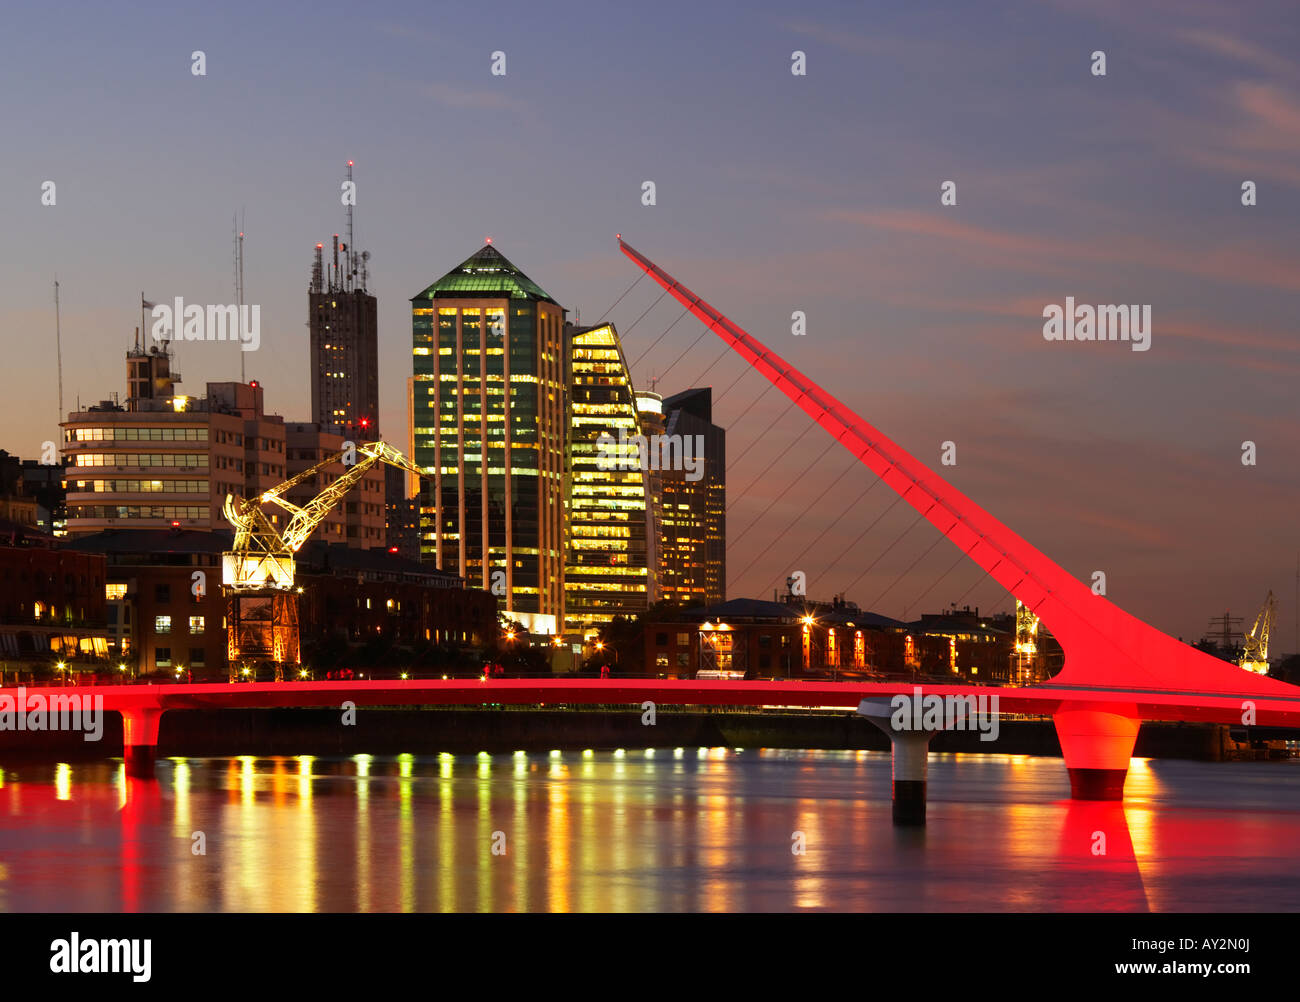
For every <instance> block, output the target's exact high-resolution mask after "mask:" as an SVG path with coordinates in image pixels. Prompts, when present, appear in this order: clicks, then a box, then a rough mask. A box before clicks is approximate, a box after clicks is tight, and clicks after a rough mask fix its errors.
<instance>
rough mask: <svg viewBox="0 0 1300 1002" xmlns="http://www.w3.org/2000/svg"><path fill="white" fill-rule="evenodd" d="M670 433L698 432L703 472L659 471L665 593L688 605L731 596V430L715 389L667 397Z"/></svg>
mask: <svg viewBox="0 0 1300 1002" xmlns="http://www.w3.org/2000/svg"><path fill="white" fill-rule="evenodd" d="M663 412H664V423H665V426H666V432H667V434H668V436H669V437H670V438H672V437H675V436H681V437H682V438H683V439H685V438H686V437H687V436H691V437H693V438H694V437H695V436H698V438H695V441H696V442H697V443H698V444H699V445H700V446H702V449H698V450H697V451H696V454H697V455H703V457H704V461H703V472H702V475H701V476H699V477H698V478H697V479H691V478H690V477H689V476H688V475H687V474H686V473H685V472H683V471H675V470H665V471H662V472H661V473H660V474H659V483H660V490H661V501H660V515H659V521H660V531H661V533H662V535H661V537H660V540H659V543H660V552H659V570H660V594H659V597H660V598H663V599H667V600H669V601H674V602H681V603H682V604H684V605H715V604H718V603H721V602H725V601H726V600H727V472H726V471H727V451H726V444H727V439H726V432H725V431H723V429H721V428H719V427H718V426H717V425H715V424H714V423H713V390H712V389H710V388H709V387H707V386H706V387H703V388H701V389H694V390H685V391H683V392H682V393H678V394H676V395H674V396H671V397H665V398H664V401H663Z"/></svg>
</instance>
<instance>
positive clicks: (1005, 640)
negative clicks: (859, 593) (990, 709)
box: [642, 598, 1015, 683]
mask: <svg viewBox="0 0 1300 1002" xmlns="http://www.w3.org/2000/svg"><path fill="white" fill-rule="evenodd" d="M1010 619H1011V617H1007V616H997V617H983V618H981V617H980V615H979V610H978V609H976V610H971V609H969V608H967V609H963V610H960V611H959V610H951V611H949V612H946V613H940V614H933V615H931V614H927V615H923V616H922V617H921V618H920V619H919V620H917V621H915V622H910V623H909V622H903V621H901V620H896V619H890V618H889V617H887V616H881V615H878V614H875V613H870V612H864V611H863V610H861V609H859V608H858V607H857V606H856V605H854V604H853V603H851V602H845V601H843V600H842V599H838V598H837V599H836V600H835V601H833V602H830V603H820V602H805V601H803V600H802V599H799V600H795V601H791V600H787V601H784V602H767V601H762V600H759V599H733V600H731V601H729V602H723V603H720V604H716V605H711V606H702V607H695V608H689V609H679V610H675V611H664V612H661V613H660V615H659V616H657V617H656V618H655V619H653V620H652V621H649V622H647V623H646V624H645V626H644V630H643V633H642V639H643V643H644V648H645V662H644V664H645V665H646V671H647V673H649V674H652V675H660V676H666V677H669V678H694V677H696V676H697V674H698V673H699V672H701V671H703V672H706V673H713V672H722V673H726V672H735V673H739V674H742V675H747V676H748V677H750V678H799V677H810V678H811V677H828V676H829V677H840V678H899V677H915V678H927V679H939V678H943V679H952V680H954V681H965V682H986V683H1006V682H1007V681H1008V680H1009V667H1010V665H1011V663H1012V652H1013V642H1014V639H1015V634H1014V625H1013V624H1010V623H1009V622H1008V621H1009V620H1010ZM706 677H707V676H706Z"/></svg>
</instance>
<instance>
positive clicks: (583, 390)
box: [564, 324, 647, 633]
mask: <svg viewBox="0 0 1300 1002" xmlns="http://www.w3.org/2000/svg"><path fill="white" fill-rule="evenodd" d="M565 343H566V345H567V348H568V355H569V360H570V362H569V366H570V377H569V443H568V444H569V464H568V466H569V506H568V510H569V536H568V557H567V560H566V565H565V569H564V629H565V632H566V633H576V632H585V631H589V630H592V629H594V628H596V627H598V626H600V624H602V623H608V622H609V621H610V620H612V619H613V618H614V617H615V616H619V615H622V616H633V615H635V614H637V613H638V612H641V611H642V610H644V609H645V607H646V596H647V573H646V570H647V559H646V472H643V471H642V469H641V465H642V464H641V461H640V460H641V456H640V450H639V447H638V445H637V443H636V441H635V440H636V439H637V437H638V436H639V435H640V433H641V421H640V418H639V417H638V414H637V400H636V395H635V393H634V392H633V389H632V377H631V373H630V372H629V371H628V365H627V359H626V358H624V357H623V348H622V346H621V345H620V343H619V340H618V332H617V330H616V329H615V327H614V325H613V324H599V325H597V326H595V327H575V326H573V325H572V324H567V325H565Z"/></svg>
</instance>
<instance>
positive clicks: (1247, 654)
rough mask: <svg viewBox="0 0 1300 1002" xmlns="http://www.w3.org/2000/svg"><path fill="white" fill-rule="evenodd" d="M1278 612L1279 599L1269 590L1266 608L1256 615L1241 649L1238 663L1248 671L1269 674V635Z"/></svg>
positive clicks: (1265, 603) (1265, 600) (1265, 602)
mask: <svg viewBox="0 0 1300 1002" xmlns="http://www.w3.org/2000/svg"><path fill="white" fill-rule="evenodd" d="M1276 614H1277V600H1276V599H1274V598H1273V592H1272V591H1269V593H1268V597H1267V598H1265V599H1264V608H1262V609H1260V610H1259V615H1258V616H1256V617H1255V625H1254V626H1252V627H1251V628H1250V632H1249V633H1247V634H1246V644H1245V646H1244V647H1243V648H1242V651H1241V660H1240V661H1238V662H1237V663H1238V664H1239V665H1241V667H1243V668H1245V669H1246V670H1247V671H1253V672H1255V673H1257V674H1259V675H1267V674H1268V635H1269V633H1270V631H1272V629H1273V619H1274V617H1275V616H1276Z"/></svg>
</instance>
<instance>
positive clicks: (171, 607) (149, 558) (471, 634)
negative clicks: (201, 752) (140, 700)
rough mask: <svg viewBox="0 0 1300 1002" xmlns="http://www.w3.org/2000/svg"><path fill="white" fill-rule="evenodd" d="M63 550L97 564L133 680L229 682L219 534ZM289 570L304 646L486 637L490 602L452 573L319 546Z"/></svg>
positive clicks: (94, 539) (114, 639)
mask: <svg viewBox="0 0 1300 1002" xmlns="http://www.w3.org/2000/svg"><path fill="white" fill-rule="evenodd" d="M67 545H68V547H69V548H73V549H75V550H77V551H81V552H83V553H87V554H94V555H97V556H98V558H99V559H100V560H101V561H104V562H105V563H106V569H105V571H104V575H105V577H106V579H107V584H106V585H105V582H104V578H101V582H100V595H101V599H102V596H103V595H104V594H105V593H106V592H107V595H108V602H107V605H108V610H107V618H108V621H109V626H110V630H113V635H112V636H111V637H110V640H109V647H110V651H109V653H110V655H111V656H112V657H113V658H120V659H121V660H122V661H124V662H125V663H127V664H128V666H129V667H130V669H131V670H132V671H133V672H134V673H136V674H149V673H154V672H174V671H175V670H177V669H183V670H185V671H186V672H187V673H188V672H192V674H193V678H194V679H195V680H199V679H203V680H222V681H224V680H225V679H226V678H227V677H228V674H229V670H228V664H227V659H226V625H225V614H226V604H225V598H224V597H223V595H222V593H221V554H222V552H223V551H225V550H228V549H229V548H230V546H231V537H230V535H229V534H228V533H224V532H206V531H197V530H186V529H171V530H166V529H160V530H138V529H136V530H131V531H121V532H104V533H96V534H94V535H88V536H82V537H79V538H77V539H75V540H74V541H71V542H69V543H68V544H67ZM297 565H298V574H297V583H298V586H299V588H300V589H301V591H300V594H299V627H300V631H301V636H302V641H303V644H304V646H306V645H307V644H308V643H311V642H313V641H319V640H321V639H323V638H325V637H326V636H327V635H333V636H336V637H338V638H340V639H341V640H343V641H344V642H346V643H350V644H356V643H362V642H364V641H366V640H369V639H371V638H372V637H374V636H381V637H385V638H388V639H391V640H393V641H394V642H395V643H399V644H404V645H412V644H418V643H420V642H422V641H423V642H427V643H435V644H436V643H448V644H464V645H468V646H478V645H481V644H483V643H485V642H490V640H491V639H493V638H494V637H495V630H496V623H497V618H496V600H495V598H493V596H492V595H490V594H488V593H487V592H483V591H480V590H478V589H469V588H466V587H465V586H464V581H463V580H462V579H461V578H459V577H457V576H456V575H454V574H449V573H445V572H440V571H436V570H433V569H432V568H428V567H425V566H423V565H421V564H418V563H415V562H412V561H409V560H405V559H404V558H402V557H400V556H398V555H397V554H393V553H389V552H387V551H384V550H359V549H355V548H350V547H347V546H345V545H342V544H337V543H336V544H329V543H325V542H309V543H308V544H307V545H306V546H304V547H303V549H302V550H301V551H300V552H299V554H298V557H297ZM390 603H391V605H390ZM114 627H115V630H114Z"/></svg>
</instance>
